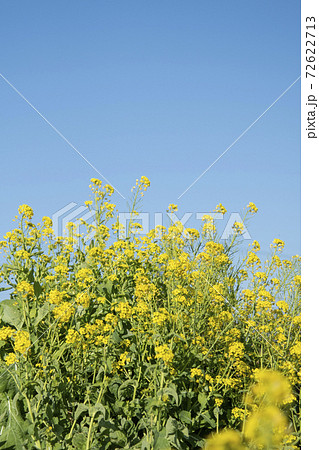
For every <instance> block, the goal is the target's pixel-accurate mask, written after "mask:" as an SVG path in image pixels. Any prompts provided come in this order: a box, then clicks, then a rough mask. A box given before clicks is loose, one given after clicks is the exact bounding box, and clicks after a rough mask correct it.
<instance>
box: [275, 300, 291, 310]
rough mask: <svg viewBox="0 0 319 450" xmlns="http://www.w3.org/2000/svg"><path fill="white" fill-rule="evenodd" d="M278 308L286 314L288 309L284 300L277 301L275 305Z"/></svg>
mask: <svg viewBox="0 0 319 450" xmlns="http://www.w3.org/2000/svg"><path fill="white" fill-rule="evenodd" d="M276 305H277V306H278V308H280V309H282V310H283V311H284V312H287V311H288V309H289V305H288V303H286V302H285V301H284V300H279V302H277V303H276Z"/></svg>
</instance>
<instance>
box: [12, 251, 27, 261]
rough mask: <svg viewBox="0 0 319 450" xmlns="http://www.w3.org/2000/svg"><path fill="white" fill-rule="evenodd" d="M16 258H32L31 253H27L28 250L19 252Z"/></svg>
mask: <svg viewBox="0 0 319 450" xmlns="http://www.w3.org/2000/svg"><path fill="white" fill-rule="evenodd" d="M15 257H16V258H18V259H25V260H27V259H29V258H30V253H29V252H27V251H26V250H18V251H16V252H15Z"/></svg>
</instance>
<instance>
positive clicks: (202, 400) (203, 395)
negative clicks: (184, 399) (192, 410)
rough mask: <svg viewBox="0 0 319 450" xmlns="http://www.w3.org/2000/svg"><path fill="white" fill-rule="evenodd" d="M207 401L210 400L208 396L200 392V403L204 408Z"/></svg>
mask: <svg viewBox="0 0 319 450" xmlns="http://www.w3.org/2000/svg"><path fill="white" fill-rule="evenodd" d="M207 400H208V398H207V395H205V394H204V393H203V392H200V393H199V394H198V402H199V404H200V406H201V407H202V408H204V407H205V405H206V403H207Z"/></svg>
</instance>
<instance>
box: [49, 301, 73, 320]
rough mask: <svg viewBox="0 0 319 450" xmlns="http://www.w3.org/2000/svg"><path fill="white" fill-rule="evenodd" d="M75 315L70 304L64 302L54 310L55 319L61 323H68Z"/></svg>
mask: <svg viewBox="0 0 319 450" xmlns="http://www.w3.org/2000/svg"><path fill="white" fill-rule="evenodd" d="M73 313H74V308H73V306H72V305H70V303H68V302H62V303H60V304H59V305H58V306H56V307H55V308H54V310H53V315H54V317H55V319H57V320H59V321H60V322H68V321H69V320H70V318H71V316H72V315H73Z"/></svg>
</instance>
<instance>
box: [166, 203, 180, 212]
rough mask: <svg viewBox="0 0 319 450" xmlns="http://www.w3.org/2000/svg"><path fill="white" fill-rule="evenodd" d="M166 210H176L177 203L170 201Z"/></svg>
mask: <svg viewBox="0 0 319 450" xmlns="http://www.w3.org/2000/svg"><path fill="white" fill-rule="evenodd" d="M167 211H168V212H171V213H172V212H175V211H178V207H177V205H175V204H174V203H170V204H169V205H168V209H167Z"/></svg>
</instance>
